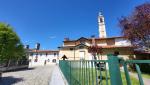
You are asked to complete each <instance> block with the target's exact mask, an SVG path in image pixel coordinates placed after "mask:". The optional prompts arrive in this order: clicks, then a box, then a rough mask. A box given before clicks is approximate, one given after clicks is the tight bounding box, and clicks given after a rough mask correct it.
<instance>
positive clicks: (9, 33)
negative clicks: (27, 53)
mask: <svg viewBox="0 0 150 85" xmlns="http://www.w3.org/2000/svg"><path fill="white" fill-rule="evenodd" d="M22 56H24V49H23V45H22V43H21V41H20V39H19V37H18V35H17V34H16V33H15V32H14V31H13V28H12V27H11V26H10V25H9V24H5V23H0V62H5V63H7V66H9V64H10V62H11V60H18V59H20V58H22Z"/></svg>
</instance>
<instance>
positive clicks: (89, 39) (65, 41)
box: [63, 36, 126, 42]
mask: <svg viewBox="0 0 150 85" xmlns="http://www.w3.org/2000/svg"><path fill="white" fill-rule="evenodd" d="M82 38H83V39H86V40H92V38H84V37H81V38H79V39H77V40H67V41H63V42H75V41H78V40H80V39H82ZM115 38H126V37H123V36H118V37H108V38H95V40H107V39H115Z"/></svg>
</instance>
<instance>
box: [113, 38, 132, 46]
mask: <svg viewBox="0 0 150 85" xmlns="http://www.w3.org/2000/svg"><path fill="white" fill-rule="evenodd" d="M115 45H116V46H130V45H131V42H130V41H129V40H127V39H124V38H116V39H115Z"/></svg>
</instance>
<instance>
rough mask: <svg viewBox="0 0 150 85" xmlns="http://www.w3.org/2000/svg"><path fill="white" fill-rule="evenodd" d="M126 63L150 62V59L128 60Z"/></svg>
mask: <svg viewBox="0 0 150 85" xmlns="http://www.w3.org/2000/svg"><path fill="white" fill-rule="evenodd" d="M125 62H126V63H150V60H126V61H125Z"/></svg>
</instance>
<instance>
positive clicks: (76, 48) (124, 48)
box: [58, 13, 134, 60]
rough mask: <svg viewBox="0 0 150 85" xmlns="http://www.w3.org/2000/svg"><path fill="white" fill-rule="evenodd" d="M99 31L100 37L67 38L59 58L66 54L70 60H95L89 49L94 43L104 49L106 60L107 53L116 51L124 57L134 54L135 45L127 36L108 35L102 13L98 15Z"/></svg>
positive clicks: (102, 57)
mask: <svg viewBox="0 0 150 85" xmlns="http://www.w3.org/2000/svg"><path fill="white" fill-rule="evenodd" d="M98 31H99V37H98V38H95V37H91V38H85V37H81V38H79V39H76V40H71V39H69V38H65V39H64V41H63V45H62V46H60V47H58V48H59V58H61V57H62V56H64V55H65V56H66V57H67V58H68V60H81V59H84V60H93V59H94V58H93V56H92V54H91V53H89V51H88V48H89V47H90V46H93V44H94V45H96V46H98V47H100V48H101V49H102V53H101V59H102V60H106V59H107V54H113V53H114V52H117V53H118V54H119V56H120V57H122V58H124V59H128V58H129V56H130V55H133V54H134V53H133V46H132V45H131V42H130V41H129V40H128V39H127V38H125V37H122V36H119V37H107V33H106V28H105V21H104V16H103V15H102V14H101V13H99V15H98Z"/></svg>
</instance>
